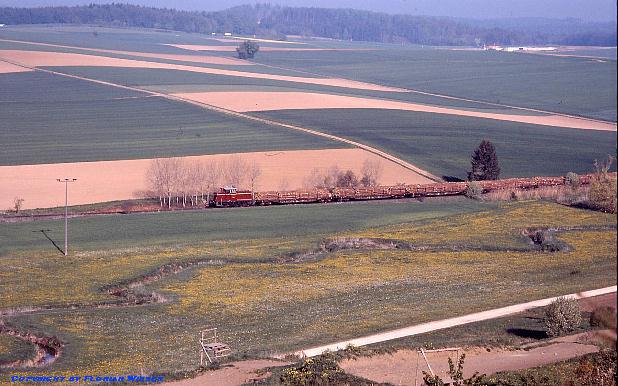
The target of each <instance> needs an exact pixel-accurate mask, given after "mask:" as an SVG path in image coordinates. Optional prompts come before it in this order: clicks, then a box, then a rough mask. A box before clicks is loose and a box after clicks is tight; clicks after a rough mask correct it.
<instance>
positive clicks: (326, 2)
mask: <svg viewBox="0 0 618 386" xmlns="http://www.w3.org/2000/svg"><path fill="white" fill-rule="evenodd" d="M115 1H116V2H125V3H131V4H141V5H150V6H156V7H168V8H177V9H187V10H220V9H224V8H229V7H232V6H235V5H239V4H247V3H256V2H261V3H267V2H269V3H276V4H284V5H290V6H315V7H333V8H335V7H336V8H357V9H368V10H372V11H381V12H388V13H407V14H413V15H433V16H454V17H466V18H483V19H486V18H501V17H548V18H566V17H576V18H580V19H583V20H595V21H596V20H603V21H610V20H611V21H615V20H616V1H615V0H261V1H256V0H224V1H221V0H115ZM110 2H112V0H0V6H12V7H30V6H44V5H77V4H89V3H110Z"/></svg>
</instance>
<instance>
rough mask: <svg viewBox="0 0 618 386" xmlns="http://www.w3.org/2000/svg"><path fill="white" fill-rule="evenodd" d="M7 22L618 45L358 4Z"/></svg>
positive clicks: (589, 27)
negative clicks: (389, 11) (396, 12)
mask: <svg viewBox="0 0 618 386" xmlns="http://www.w3.org/2000/svg"><path fill="white" fill-rule="evenodd" d="M0 23H2V24H12V25H14V24H55V23H60V24H63V23H71V24H95V25H105V26H125V27H143V28H160V29H170V30H176V31H184V32H197V33H211V32H232V33H235V34H250V35H259V36H263V37H270V38H278V39H285V36H286V35H303V36H317V37H326V38H333V39H343V40H361V41H371V42H384V43H412V44H426V45H481V44H483V43H498V44H530V43H534V44H570V45H604V46H613V45H616V24H615V23H583V22H579V21H577V20H570V21H565V20H559V21H552V20H542V21H541V20H539V21H537V22H530V20H527V21H526V20H522V23H521V27H518V22H517V21H513V20H511V21H506V20H496V21H492V22H480V21H477V20H456V19H452V18H440V17H428V16H410V15H389V14H385V13H377V12H369V11H360V10H354V9H327V8H293V7H282V6H274V5H255V6H251V5H245V6H239V7H234V8H230V9H227V10H225V11H220V12H188V11H178V10H174V9H160V8H151V7H142V6H135V5H128V4H107V5H95V4H91V5H88V6H77V7H42V8H7V7H5V8H0Z"/></svg>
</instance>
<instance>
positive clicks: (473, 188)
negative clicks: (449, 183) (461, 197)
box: [465, 181, 483, 200]
mask: <svg viewBox="0 0 618 386" xmlns="http://www.w3.org/2000/svg"><path fill="white" fill-rule="evenodd" d="M465 194H466V197H468V198H473V199H475V200H478V199H479V198H480V197H481V194H483V188H482V187H481V185H480V184H479V183H478V182H476V181H470V182H468V187H467V188H466V193H465Z"/></svg>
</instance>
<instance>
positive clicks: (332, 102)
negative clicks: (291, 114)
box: [175, 91, 616, 131]
mask: <svg viewBox="0 0 618 386" xmlns="http://www.w3.org/2000/svg"><path fill="white" fill-rule="evenodd" d="M175 95H178V96H180V97H182V98H186V99H190V100H194V101H197V102H201V103H206V104H209V105H213V106H217V107H222V108H226V109H229V110H234V111H237V112H251V111H268V110H293V109H391V110H407V111H419V112H427V113H435V114H448V115H459V116H465V117H475V118H486V119H496V120H500V121H511V122H521V123H529V124H534V125H546V126H557V127H568V128H574V129H588V130H606V131H616V124H615V123H608V122H601V121H595V120H591V119H584V118H575V117H568V116H562V115H517V114H497V113H489V112H480V111H470V110H460V109H455V108H448V107H438V106H430V105H420V104H416V103H408V102H398V101H390V100H382V99H371V98H359V97H351V96H344V95H332V94H320V93H309V92H245V91H233V92H207V93H185V94H175Z"/></svg>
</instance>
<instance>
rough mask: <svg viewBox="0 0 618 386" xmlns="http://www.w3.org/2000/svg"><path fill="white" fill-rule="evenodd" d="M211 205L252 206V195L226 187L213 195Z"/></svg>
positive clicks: (248, 192)
mask: <svg viewBox="0 0 618 386" xmlns="http://www.w3.org/2000/svg"><path fill="white" fill-rule="evenodd" d="M213 204H214V206H217V207H229V206H250V205H253V193H251V192H250V191H248V190H238V189H237V188H235V187H233V186H226V187H223V188H221V189H219V191H218V192H216V193H215V195H214V198H213Z"/></svg>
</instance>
